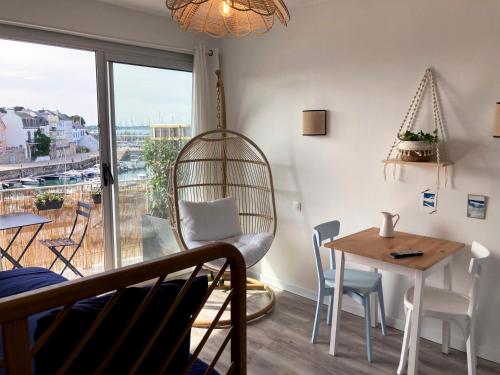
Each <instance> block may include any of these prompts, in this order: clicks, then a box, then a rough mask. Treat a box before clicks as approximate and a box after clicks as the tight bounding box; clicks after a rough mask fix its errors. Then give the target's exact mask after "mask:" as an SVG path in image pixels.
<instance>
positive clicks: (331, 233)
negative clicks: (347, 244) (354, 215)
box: [312, 220, 340, 282]
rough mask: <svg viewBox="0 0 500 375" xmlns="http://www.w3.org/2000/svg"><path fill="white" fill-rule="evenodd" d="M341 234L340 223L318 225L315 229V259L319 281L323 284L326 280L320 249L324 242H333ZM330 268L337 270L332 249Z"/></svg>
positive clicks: (313, 241) (330, 222) (313, 235)
mask: <svg viewBox="0 0 500 375" xmlns="http://www.w3.org/2000/svg"><path fill="white" fill-rule="evenodd" d="M339 232H340V221H338V220H332V221H328V222H326V223H323V224H319V225H316V226H315V227H314V228H313V234H312V243H313V251H314V259H315V260H316V270H317V272H318V279H319V281H320V282H322V281H323V280H324V278H325V276H324V272H323V263H322V262H321V254H320V247H321V245H322V244H323V242H324V241H326V240H328V241H333V240H334V239H335V237H337V236H338V235H339ZM330 268H331V269H334V268H335V258H334V252H333V250H332V249H330Z"/></svg>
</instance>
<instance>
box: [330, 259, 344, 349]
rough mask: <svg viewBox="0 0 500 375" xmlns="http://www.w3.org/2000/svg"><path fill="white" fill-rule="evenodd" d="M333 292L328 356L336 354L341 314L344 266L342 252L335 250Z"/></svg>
mask: <svg viewBox="0 0 500 375" xmlns="http://www.w3.org/2000/svg"><path fill="white" fill-rule="evenodd" d="M335 263H336V264H335V291H334V293H333V317H332V328H331V329H332V332H331V335H330V354H331V355H335V354H337V339H338V333H339V327H340V314H341V313H342V296H343V294H344V265H345V255H344V252H343V251H339V250H335Z"/></svg>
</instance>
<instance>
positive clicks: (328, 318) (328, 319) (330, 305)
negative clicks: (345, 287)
mask: <svg viewBox="0 0 500 375" xmlns="http://www.w3.org/2000/svg"><path fill="white" fill-rule="evenodd" d="M332 314H333V294H332V295H331V296H330V297H328V314H327V315H326V324H327V325H329V326H331V325H332Z"/></svg>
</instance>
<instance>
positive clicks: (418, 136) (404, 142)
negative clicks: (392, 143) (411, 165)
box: [398, 130, 439, 162]
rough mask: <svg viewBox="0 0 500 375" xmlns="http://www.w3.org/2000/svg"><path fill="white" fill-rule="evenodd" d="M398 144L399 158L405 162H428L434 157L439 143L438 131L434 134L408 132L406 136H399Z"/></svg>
mask: <svg viewBox="0 0 500 375" xmlns="http://www.w3.org/2000/svg"><path fill="white" fill-rule="evenodd" d="M398 139H399V140H400V142H399V144H398V151H399V157H400V158H401V160H404V161H415V162H428V161H431V160H432V158H433V157H434V153H435V150H436V147H437V143H438V141H439V139H438V135H437V130H434V131H433V132H432V133H424V132H423V131H422V130H420V131H419V132H418V133H414V132H411V131H409V130H407V131H406V132H405V133H404V134H399V135H398Z"/></svg>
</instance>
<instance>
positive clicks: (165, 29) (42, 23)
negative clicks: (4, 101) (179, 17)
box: [0, 0, 202, 51]
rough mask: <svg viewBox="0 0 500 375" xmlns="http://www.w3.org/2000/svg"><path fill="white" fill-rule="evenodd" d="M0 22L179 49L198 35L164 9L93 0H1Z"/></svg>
mask: <svg viewBox="0 0 500 375" xmlns="http://www.w3.org/2000/svg"><path fill="white" fill-rule="evenodd" d="M0 22H7V23H14V24H22V25H23V24H29V25H34V26H39V27H43V28H49V29H51V30H62V31H66V32H70V33H73V34H77V35H83V36H93V37H97V38H99V39H104V40H110V41H118V42H125V43H130V44H134V45H143V46H147V47H153V48H161V49H169V50H180V51H192V48H193V46H194V45H195V43H197V41H198V42H199V40H200V38H201V37H200V35H198V34H192V33H185V32H182V31H181V30H180V28H179V27H178V26H177V25H176V24H175V23H174V22H172V21H171V20H170V17H169V15H168V12H167V10H166V9H165V12H164V13H162V14H158V15H157V16H155V15H151V14H146V13H141V12H137V11H133V10H130V9H126V8H123V7H117V6H113V5H110V4H105V3H101V2H97V1H94V0H85V1H80V0H44V1H38V0H2V6H1V12H0ZM201 39H202V38H201Z"/></svg>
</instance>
